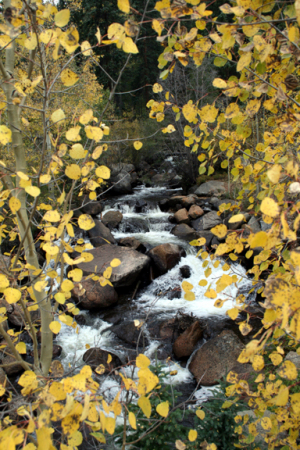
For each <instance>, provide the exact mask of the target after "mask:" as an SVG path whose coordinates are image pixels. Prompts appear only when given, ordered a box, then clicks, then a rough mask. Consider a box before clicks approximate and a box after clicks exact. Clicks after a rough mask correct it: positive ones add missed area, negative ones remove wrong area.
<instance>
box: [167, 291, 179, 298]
mask: <svg viewBox="0 0 300 450" xmlns="http://www.w3.org/2000/svg"><path fill="white" fill-rule="evenodd" d="M167 298H168V299H169V300H174V299H175V298H181V289H172V290H171V291H169V292H168V293H167Z"/></svg>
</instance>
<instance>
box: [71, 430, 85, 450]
mask: <svg viewBox="0 0 300 450" xmlns="http://www.w3.org/2000/svg"><path fill="white" fill-rule="evenodd" d="M82 441H83V438H82V434H81V432H80V431H78V430H77V431H75V433H73V434H72V435H71V436H70V437H69V438H68V445H69V446H70V447H72V448H73V447H78V446H79V445H81V444H82Z"/></svg>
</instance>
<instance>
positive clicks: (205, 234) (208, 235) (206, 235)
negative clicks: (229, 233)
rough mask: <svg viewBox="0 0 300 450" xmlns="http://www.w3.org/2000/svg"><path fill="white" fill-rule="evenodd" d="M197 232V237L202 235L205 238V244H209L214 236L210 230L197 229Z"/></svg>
mask: <svg viewBox="0 0 300 450" xmlns="http://www.w3.org/2000/svg"><path fill="white" fill-rule="evenodd" d="M198 234H199V238H202V237H203V238H205V239H206V242H205V245H206V246H209V245H211V242H212V240H213V238H214V234H212V233H211V232H210V231H199V232H198Z"/></svg>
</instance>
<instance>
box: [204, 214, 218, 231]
mask: <svg viewBox="0 0 300 450" xmlns="http://www.w3.org/2000/svg"><path fill="white" fill-rule="evenodd" d="M201 220H202V227H203V230H210V229H211V228H213V227H215V226H216V225H219V224H220V223H222V220H221V218H220V216H218V214H217V212H216V211H211V212H209V213H207V214H205V216H203V219H201Z"/></svg>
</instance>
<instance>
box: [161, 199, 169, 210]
mask: <svg viewBox="0 0 300 450" xmlns="http://www.w3.org/2000/svg"><path fill="white" fill-rule="evenodd" d="M158 206H159V208H160V210H161V211H163V212H166V211H168V209H169V200H168V199H167V198H164V199H163V200H160V201H159V202H158Z"/></svg>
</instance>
